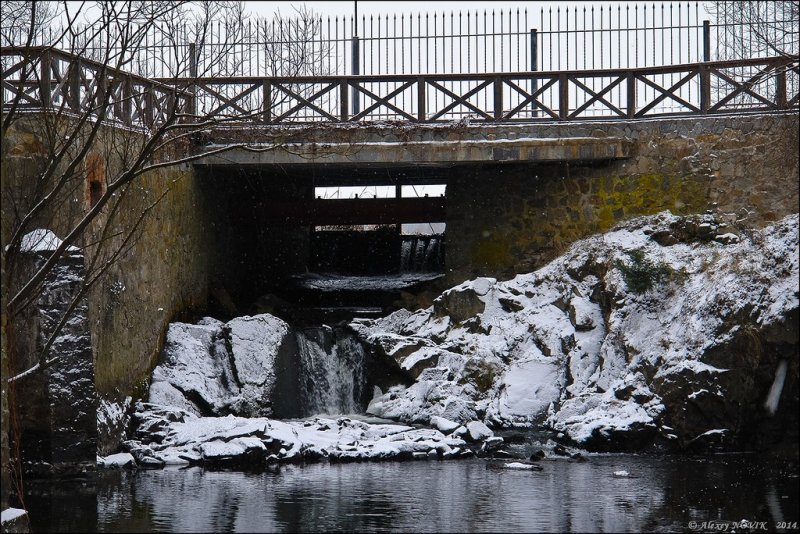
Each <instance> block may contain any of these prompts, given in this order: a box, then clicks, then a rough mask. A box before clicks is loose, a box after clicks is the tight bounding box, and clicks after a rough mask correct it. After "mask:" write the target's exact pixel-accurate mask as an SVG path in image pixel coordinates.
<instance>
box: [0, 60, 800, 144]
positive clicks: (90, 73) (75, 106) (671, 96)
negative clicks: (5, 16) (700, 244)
mask: <svg viewBox="0 0 800 534" xmlns="http://www.w3.org/2000/svg"><path fill="white" fill-rule="evenodd" d="M2 59H3V72H2V83H3V86H2V87H3V93H4V94H3V97H4V98H3V103H4V108H8V107H9V106H10V105H11V102H14V101H16V105H17V106H18V107H20V108H44V109H53V108H57V107H61V108H67V109H69V110H71V111H75V112H85V111H86V110H87V109H90V108H91V107H92V106H94V107H95V108H99V106H100V104H99V103H100V102H103V101H104V100H103V98H104V97H107V104H106V105H107V108H106V109H105V117H106V118H107V119H111V120H114V121H118V122H120V123H122V124H125V125H127V126H134V127H144V128H152V127H153V126H156V125H158V124H159V123H160V122H162V121H164V120H165V117H166V115H167V114H168V113H170V112H173V111H176V110H179V111H180V112H183V113H185V118H184V122H197V121H216V120H225V121H228V122H230V121H236V122H249V123H254V124H264V125H285V124H297V123H319V122H330V123H354V122H367V121H375V120H387V119H388V120H393V121H404V122H408V123H432V122H451V121H454V120H458V119H464V118H468V119H469V120H472V121H477V122H486V123H503V122H538V121H569V120H585V119H598V118H600V119H610V118H611V119H623V120H625V119H628V120H629V119H637V118H642V117H646V116H654V115H660V114H670V115H685V114H688V115H691V114H709V113H730V112H749V111H774V110H783V109H791V108H796V107H798V101H799V100H800V97H799V96H798V91H799V90H800V61H799V58H798V56H786V57H772V58H757V59H746V60H733V61H716V62H702V63H693V64H683V65H670V66H661V67H647V68H635V69H605V70H586V71H563V72H556V71H551V72H514V73H486V74H417V75H380V76H295V77H289V78H286V77H267V78H264V77H256V78H251V77H231V78H204V77H193V78H171V79H166V78H162V79H152V80H150V79H147V78H142V77H139V76H134V75H131V74H128V73H125V72H123V71H119V70H115V69H111V68H108V67H107V66H106V65H103V64H102V63H98V62H93V61H90V60H86V59H82V58H78V57H76V56H73V55H70V54H66V53H64V52H61V51H58V50H53V49H46V48H41V47H39V48H28V49H20V48H17V49H13V48H8V49H3V51H2ZM355 96H357V97H358V98H359V100H360V102H361V103H362V105H361V109H360V111H358V112H357V113H356V114H351V107H350V102H351V101H352V99H353V98H354V97H355ZM176 106H177V108H176Z"/></svg>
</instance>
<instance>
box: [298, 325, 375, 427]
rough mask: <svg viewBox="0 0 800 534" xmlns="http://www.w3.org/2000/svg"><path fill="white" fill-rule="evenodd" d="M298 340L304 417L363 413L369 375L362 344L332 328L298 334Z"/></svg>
mask: <svg viewBox="0 0 800 534" xmlns="http://www.w3.org/2000/svg"><path fill="white" fill-rule="evenodd" d="M296 339H297V347H298V353H299V356H300V361H299V363H300V412H301V415H302V416H304V417H305V416H309V415H316V414H329V415H334V414H351V413H359V412H363V411H364V406H363V398H364V395H365V389H366V373H365V370H364V360H365V355H364V348H363V347H362V346H361V343H359V342H358V341H357V340H356V339H355V338H354V337H353V336H352V335H351V334H349V333H347V332H344V331H341V330H338V329H337V330H334V329H332V328H330V327H328V326H320V327H314V328H306V329H304V330H302V331H298V332H297V333H296Z"/></svg>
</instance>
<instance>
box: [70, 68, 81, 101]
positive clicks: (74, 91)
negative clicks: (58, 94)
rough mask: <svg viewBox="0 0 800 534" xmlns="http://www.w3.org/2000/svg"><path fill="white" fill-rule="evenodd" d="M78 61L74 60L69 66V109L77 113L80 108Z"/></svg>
mask: <svg viewBox="0 0 800 534" xmlns="http://www.w3.org/2000/svg"><path fill="white" fill-rule="evenodd" d="M80 69H81V66H80V61H79V60H78V59H77V58H75V59H73V60H72V61H71V62H70V64H69V107H70V109H72V111H75V112H79V111H80V107H81V78H80Z"/></svg>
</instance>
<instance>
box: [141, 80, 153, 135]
mask: <svg viewBox="0 0 800 534" xmlns="http://www.w3.org/2000/svg"><path fill="white" fill-rule="evenodd" d="M143 90H144V92H145V93H144V103H143V107H144V122H145V126H148V127H151V126H153V125H154V124H155V117H156V113H155V95H154V94H153V93H155V90H156V88H155V86H153V84H147V85H146V86H144V87H143Z"/></svg>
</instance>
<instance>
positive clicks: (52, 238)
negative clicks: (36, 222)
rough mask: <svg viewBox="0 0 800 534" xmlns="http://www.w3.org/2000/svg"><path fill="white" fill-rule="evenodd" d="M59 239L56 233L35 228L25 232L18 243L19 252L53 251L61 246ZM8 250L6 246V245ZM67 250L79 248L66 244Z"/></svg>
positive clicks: (74, 250)
mask: <svg viewBox="0 0 800 534" xmlns="http://www.w3.org/2000/svg"><path fill="white" fill-rule="evenodd" d="M61 243H63V241H61V240H60V239H59V238H58V237H57V236H56V234H54V233H53V232H51V231H50V230H46V229H44V228H37V229H36V230H34V231H32V232H30V233H28V234H25V236H24V237H23V238H22V242H21V243H20V245H19V248H20V251H21V252H53V251H55V250H56V249H57V248H58V247H60V246H61ZM6 250H8V247H6ZM67 250H68V251H70V252H76V251H78V250H80V249H79V248H78V247H75V246H72V245H70V246H68V247H67Z"/></svg>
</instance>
